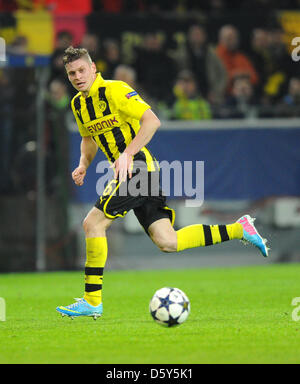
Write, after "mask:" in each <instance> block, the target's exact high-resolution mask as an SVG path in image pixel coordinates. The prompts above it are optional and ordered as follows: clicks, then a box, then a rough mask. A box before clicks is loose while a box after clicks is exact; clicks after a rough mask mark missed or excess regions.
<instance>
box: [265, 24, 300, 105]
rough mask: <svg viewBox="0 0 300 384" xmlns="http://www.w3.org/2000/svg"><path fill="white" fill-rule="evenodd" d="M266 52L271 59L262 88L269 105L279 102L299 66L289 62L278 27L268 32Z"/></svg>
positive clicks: (281, 33)
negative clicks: (267, 51)
mask: <svg viewBox="0 0 300 384" xmlns="http://www.w3.org/2000/svg"><path fill="white" fill-rule="evenodd" d="M268 37H269V39H268V41H269V44H268V50H269V55H270V57H271V60H270V66H269V68H268V78H267V81H266V84H265V87H264V93H265V95H266V96H267V98H268V99H269V100H270V101H269V102H270V103H273V102H275V101H278V100H280V99H281V98H282V97H283V95H284V92H285V90H286V88H287V87H288V82H289V79H290V78H291V77H293V76H297V75H298V73H299V72H298V71H299V66H298V64H297V65H295V63H294V62H293V61H292V60H291V56H290V54H289V52H288V50H287V47H286V44H285V43H284V40H283V31H282V30H281V28H280V27H277V26H275V27H273V28H271V29H270V30H269V32H268Z"/></svg>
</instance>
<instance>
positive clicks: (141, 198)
mask: <svg viewBox="0 0 300 384" xmlns="http://www.w3.org/2000/svg"><path fill="white" fill-rule="evenodd" d="M145 178H146V180H147V183H145V182H143V180H144V181H145V179H143V178H141V175H140V174H139V173H137V174H135V175H133V176H132V178H131V179H128V178H127V180H126V181H125V182H123V183H120V182H119V180H117V179H113V180H111V181H110V182H109V183H108V184H107V186H106V188H105V190H104V191H103V193H102V195H101V196H100V198H99V199H98V200H97V202H96V204H95V207H96V208H98V209H100V210H101V211H102V212H103V213H104V214H105V216H106V217H108V218H109V219H116V218H117V217H124V216H125V215H126V213H127V212H129V211H130V210H131V209H133V211H134V214H135V216H136V217H137V219H138V221H139V223H140V224H141V226H142V227H143V228H144V230H145V231H146V233H147V234H148V235H149V233H148V228H149V226H150V225H151V224H152V223H154V222H155V221H157V220H160V219H164V218H167V219H169V220H170V221H171V224H172V225H174V221H175V211H174V210H173V209H171V208H169V207H168V206H167V205H166V197H165V196H164V195H163V192H162V190H161V187H160V180H159V172H147V174H146V176H145ZM135 187H136V188H135Z"/></svg>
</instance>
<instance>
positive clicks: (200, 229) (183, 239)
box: [177, 223, 243, 252]
mask: <svg viewBox="0 0 300 384" xmlns="http://www.w3.org/2000/svg"><path fill="white" fill-rule="evenodd" d="M242 238H243V227H242V225H241V224H240V223H234V224H228V225H202V224H196V225H190V226H188V227H184V228H182V229H180V230H179V231H177V252H180V251H183V250H184V249H188V248H196V247H205V246H208V245H213V244H218V243H222V242H223V241H228V240H233V239H242Z"/></svg>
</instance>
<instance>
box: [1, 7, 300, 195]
mask: <svg viewBox="0 0 300 384" xmlns="http://www.w3.org/2000/svg"><path fill="white" fill-rule="evenodd" d="M257 1H258V0H257ZM217 2H218V1H215V2H211V3H217ZM221 2H222V1H221ZM262 2H263V3H267V2H268V1H267V0H266V1H262ZM2 3H3V2H2ZM153 3H157V4H158V3H159V2H153ZM223 3H225V1H223ZM226 3H230V2H226ZM160 32H161V31H160ZM160 32H159V31H153V32H151V33H145V34H144V36H142V38H141V40H140V43H139V44H138V45H136V46H134V51H133V55H132V58H131V59H130V60H128V58H127V56H126V55H124V50H123V47H122V42H121V41H120V40H117V39H116V38H112V37H109V36H106V37H103V38H102V37H101V36H99V35H95V34H92V33H86V34H85V35H84V36H83V38H82V41H81V42H80V44H79V46H81V47H85V48H87V49H88V51H89V52H90V55H91V57H92V59H93V61H94V62H95V63H96V66H97V69H98V71H100V72H101V74H102V76H103V77H104V78H105V79H114V80H121V81H125V82H126V83H128V84H129V85H130V86H131V87H132V88H134V89H135V90H137V91H138V92H139V94H140V95H141V97H142V98H144V100H145V101H147V102H148V103H149V104H150V105H151V106H152V108H153V110H154V111H155V112H156V113H157V115H158V116H159V117H160V118H161V119H162V120H208V119H230V118H231V119H235V118H242V119H243V118H278V117H300V71H299V63H295V62H293V60H292V59H291V54H290V52H289V51H288V49H287V46H286V43H285V42H284V38H283V31H282V30H281V28H280V27H278V26H273V27H261V28H255V29H254V30H252V31H250V32H249V37H250V39H249V41H250V44H249V46H248V48H247V49H245V48H244V49H242V48H241V47H245V44H244V45H242V44H241V40H242V38H241V35H240V31H239V30H238V28H237V27H236V26H234V25H223V26H221V27H220V28H219V30H218V31H217V32H218V33H217V40H215V41H212V40H211V38H210V36H209V34H208V32H207V30H206V28H205V26H203V25H201V24H197V23H195V24H191V25H190V27H189V28H188V30H187V32H186V34H185V36H184V40H183V43H182V44H180V45H178V46H177V47H176V49H174V47H170V46H169V45H168V41H167V39H165V38H163V36H162V34H161V33H160ZM73 41H74V37H73V36H72V33H71V32H70V31H67V30H66V31H60V32H59V33H58V34H57V39H56V46H55V50H54V52H53V54H52V56H51V59H50V66H49V79H48V83H47V94H46V101H47V105H46V123H47V124H46V142H45V148H46V161H47V175H49V178H47V179H49V180H50V182H49V183H48V185H47V188H48V191H49V193H51V191H57V190H58V188H57V185H58V184H60V185H61V186H62V188H60V190H63V191H64V192H63V193H64V196H66V195H67V193H68V185H67V182H66V180H69V178H68V176H67V173H68V168H67V167H68V153H69V152H68V142H69V140H68V129H70V125H72V124H74V119H73V116H72V113H71V110H70V100H71V98H72V97H73V96H74V94H75V93H76V91H75V90H74V89H73V88H72V87H71V86H70V83H69V82H68V80H67V77H66V73H65V69H64V67H63V63H62V56H63V52H64V50H65V49H66V48H67V47H68V46H70V45H72V44H73ZM27 46H28V42H27V40H26V38H25V37H23V36H18V37H17V38H16V39H15V40H14V41H13V43H12V44H11V45H10V46H9V47H7V48H8V52H9V53H12V54H14V55H24V54H26V53H27ZM36 92H37V82H36V71H35V68H33V67H27V68H26V67H24V68H2V69H1V68H0V116H1V119H0V146H1V148H0V172H1V175H2V177H1V179H0V193H7V192H10V191H11V190H12V188H13V189H14V190H15V191H19V192H20V193H23V191H24V190H25V191H28V192H30V191H31V190H32V189H33V190H35V183H36V168H35V167H36V160H35V159H36V144H35V140H36V106H35V99H36ZM24 169H26V172H24ZM58 170H59V172H58Z"/></svg>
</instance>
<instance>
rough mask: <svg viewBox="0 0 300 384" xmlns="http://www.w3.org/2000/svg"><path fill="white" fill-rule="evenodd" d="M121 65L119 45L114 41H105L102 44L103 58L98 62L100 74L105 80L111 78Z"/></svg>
mask: <svg viewBox="0 0 300 384" xmlns="http://www.w3.org/2000/svg"><path fill="white" fill-rule="evenodd" d="M120 64H121V52H120V46H119V43H118V42H117V41H116V40H114V39H107V40H105V41H104V43H103V58H102V60H99V61H98V66H99V68H102V70H100V72H101V73H102V75H103V76H104V77H105V78H106V79H111V78H112V77H113V74H114V71H115V69H116V67H117V66H118V65H120ZM97 68H98V67H97Z"/></svg>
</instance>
